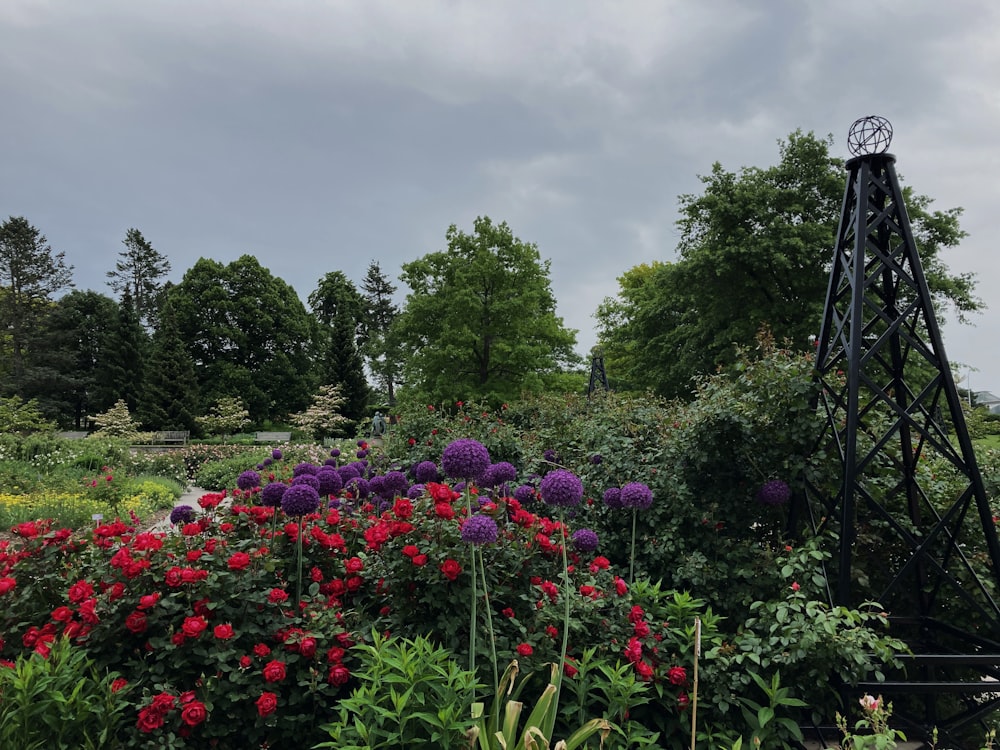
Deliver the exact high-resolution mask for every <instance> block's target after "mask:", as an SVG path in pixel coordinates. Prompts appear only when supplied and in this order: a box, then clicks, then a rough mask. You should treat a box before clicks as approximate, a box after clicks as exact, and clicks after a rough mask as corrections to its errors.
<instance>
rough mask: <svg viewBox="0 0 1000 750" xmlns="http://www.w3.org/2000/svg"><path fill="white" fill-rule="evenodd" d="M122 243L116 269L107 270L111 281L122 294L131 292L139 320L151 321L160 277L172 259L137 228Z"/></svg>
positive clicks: (155, 305) (167, 268) (166, 272)
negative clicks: (157, 248) (123, 248)
mask: <svg viewBox="0 0 1000 750" xmlns="http://www.w3.org/2000/svg"><path fill="white" fill-rule="evenodd" d="M122 244H123V245H124V246H125V248H126V249H125V250H123V251H122V252H120V253H118V257H119V260H118V261H117V262H116V263H115V270H114V271H108V273H107V277H108V279H109V281H108V285H109V286H110V287H111V288H112V289H114V290H115V291H116V292H118V293H120V294H122V295H123V296H124V295H125V294H126V293H127V294H129V295H131V297H132V304H133V305H134V306H135V312H136V315H138V317H139V320H140V322H142V323H145V324H149V323H150V322H151V319H152V317H153V315H154V313H155V311H156V308H157V303H158V300H159V295H160V292H161V291H162V285H161V284H160V279H162V278H163V277H164V276H166V275H167V274H168V273H170V261H168V260H167V259H166V258H165V257H164V256H163V254H162V253H160V252H158V251H157V250H155V249H153V246H152V245H150V244H149V242H147V241H146V238H145V237H143V236H142V232H140V231H139V230H138V229H135V228H133V229H129V230H128V231H127V232H126V233H125V239H124V240H122Z"/></svg>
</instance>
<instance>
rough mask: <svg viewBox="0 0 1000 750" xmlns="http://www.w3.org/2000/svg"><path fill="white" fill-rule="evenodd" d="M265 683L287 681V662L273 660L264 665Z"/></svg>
mask: <svg viewBox="0 0 1000 750" xmlns="http://www.w3.org/2000/svg"><path fill="white" fill-rule="evenodd" d="M262 674H263V675H264V680H265V682H281V681H282V680H283V679H285V674H286V672H285V662H283V661H277V660H272V661H269V662H268V663H267V664H265V665H264V669H263V670H262Z"/></svg>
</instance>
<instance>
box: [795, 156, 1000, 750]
mask: <svg viewBox="0 0 1000 750" xmlns="http://www.w3.org/2000/svg"><path fill="white" fill-rule="evenodd" d="M894 163H895V157H893V156H892V155H891V154H887V153H880V154H872V155H864V156H859V157H857V158H854V159H852V160H850V161H849V162H848V163H847V168H848V170H849V176H848V180H847V188H846V191H845V195H844V203H843V209H842V211H841V220H840V225H839V227H838V231H837V245H836V249H835V252H834V258H833V265H832V268H831V273H830V285H829V288H828V291H827V299H826V307H825V311H824V316H823V324H822V328H821V331H820V336H819V339H818V341H817V353H816V362H817V378H818V380H819V385H820V392H819V397H818V408H820V409H821V410H822V412H821V413H823V414H824V415H825V417H826V426H825V429H824V432H823V434H822V435H821V437H820V441H819V442H818V443H817V447H818V449H820V450H829V451H833V454H834V455H835V456H836V457H837V458H838V459H839V461H840V462H841V464H842V469H843V473H842V477H841V479H842V482H841V484H840V486H839V488H837V487H826V488H822V487H816V486H814V485H812V484H810V483H807V486H806V493H805V494H806V502H805V508H804V510H805V512H806V513H807V516H808V518H809V520H810V523H811V526H812V529H813V531H814V532H819V531H821V530H823V529H826V528H832V529H834V530H836V531H838V532H839V537H838V538H839V549H838V552H837V557H836V559H835V560H833V561H832V564H831V570H830V571H828V572H829V575H828V583H829V584H830V586H831V588H830V591H829V593H830V599H831V602H832V603H834V604H840V605H845V606H858V605H859V604H861V602H858V601H855V593H854V590H855V586H854V580H855V577H856V576H858V575H859V574H862V575H869V574H873V575H874V573H873V572H872V571H869V572H867V573H866V572H865V571H859V570H857V569H856V568H855V567H854V566H853V562H854V560H853V558H854V555H855V552H856V548H857V545H858V544H859V527H860V528H861V530H862V532H863V533H862V537H863V536H864V535H865V534H869V533H871V529H872V528H874V527H879V528H881V529H882V530H883V531H884V532H885V534H886V535H887V539H886V541H885V549H887V550H890V553H889V554H888V557H889V558H890V559H887V560H885V561H884V562H885V569H884V570H879V571H878V572H877V577H878V578H879V579H880V580H879V581H878V582H879V583H880V584H882V585H880V586H879V587H878V589H879V590H881V594H880V595H879V596H878V601H879V602H880V603H881V604H882V605H883V606H885V607H886V609H887V611H889V612H890V620H891V622H892V623H893V624H894V626H895V634H897V635H899V636H900V637H903V638H904V639H906V640H907V642H908V643H910V645H911V647H912V648H913V650H914V655H913V656H912V657H911V658H909V660H908V661H909V665H908V670H907V673H906V675H905V677H903V678H902V679H898V680H895V679H894V680H890V681H889V682H886V683H881V684H871V685H862V686H861V688H860V689H868V690H869V691H880V692H885V693H887V694H889V695H892V694H898V695H903V694H911V695H919V696H921V697H922V699H923V700H922V701H921V704H922V706H923V712H922V715H916V714H915V713H911V714H910V715H909V716H907V717H902V718H905V719H907V720H909V721H910V722H911V723H912V724H913V725H915V726H916V728H918V729H924V730H927V729H929V728H930V727H931V726H937V727H938V729H939V732H941V737H942V739H951V740H952V741H954V737H953V734H954V732H956V731H958V730H960V729H961V728H962V727H963V726H964V725H965V724H967V723H968V722H970V721H972V720H975V719H979V718H981V717H982V716H983V715H985V714H986V713H988V712H990V711H992V710H995V709H996V708H997V707H998V706H1000V697H997V696H996V695H994V696H993V697H989V696H988V693H989V689H988V685H985V684H984V683H983V681H982V680H981V679H978V678H976V675H981V676H986V677H993V678H1000V643H998V641H1000V608H998V606H997V603H996V601H995V599H994V592H995V591H997V590H998V589H1000V585H998V582H1000V575H998V571H1000V543H998V541H997V534H996V528H995V525H994V522H993V514H992V512H991V509H990V507H989V504H988V502H987V499H986V494H985V491H984V487H983V482H982V477H981V475H980V473H979V469H978V467H977V465H976V459H975V454H974V452H973V447H972V442H971V440H970V438H969V434H968V430H967V429H966V425H965V418H964V415H963V412H962V405H961V401H960V399H959V396H958V392H957V389H956V387H955V382H954V378H953V376H952V373H951V370H950V368H949V366H948V361H947V358H946V356H945V351H944V346H943V344H942V341H941V334H940V329H939V327H938V324H937V321H936V318H935V314H934V309H933V305H932V300H931V294H930V291H929V289H928V286H927V281H926V278H925V276H924V272H923V270H922V268H921V264H920V259H919V257H918V254H917V249H916V245H915V243H914V240H913V234H912V231H911V228H910V223H909V218H908V216H907V214H906V208H905V206H904V203H903V198H902V192H901V190H900V187H899V181H898V179H897V177H896V173H895V167H894ZM942 417H946V418H947V419H948V421H949V422H950V424H951V426H952V427H951V432H952V434H951V435H949V431H948V429H946V427H945V424H944V422H943V421H942ZM934 454H936V455H938V456H940V457H943V458H944V459H945V460H946V461H947V462H948V464H949V465H950V466H952V467H953V470H954V472H955V474H956V475H957V477H958V480H957V482H958V483H960V484H961V483H964V489H963V490H962V491H961V492H960V493H959V494H958V495H957V497H955V499H954V502H951V503H950V504H948V503H944V504H943V505H944V506H945V507H942V503H941V502H940V498H938V497H934V496H933V489H932V488H929V487H928V486H927V484H928V483H927V481H926V477H925V476H923V474H922V472H921V467H920V461H921V460H922V459H923V458H925V457H926V456H928V455H934ZM970 510H971V511H973V515H972V517H970ZM958 603H960V604H961V605H962V606H963V607H968V610H964V611H963V610H956V609H955V607H956V604H958ZM970 675H972V677H971V679H970ZM947 693H951V694H964V695H965V696H966V698H965V699H964V701H965V703H964V705H963V707H962V709H961V710H959V711H951V712H949V713H948V715H944V712H942V710H941V697H942V696H943V695H944V694H947ZM974 695H975V696H977V697H976V698H975V699H974V700H973V699H972V698H971V697H970V696H974Z"/></svg>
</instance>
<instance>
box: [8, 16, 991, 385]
mask: <svg viewBox="0 0 1000 750" xmlns="http://www.w3.org/2000/svg"><path fill="white" fill-rule="evenodd" d="M868 114H880V115H883V116H885V117H888V118H889V119H890V120H891V121H892V123H893V127H894V129H895V137H894V139H893V143H892V147H891V149H890V150H891V151H892V153H894V154H895V155H896V157H897V162H896V167H897V171H898V172H899V173H900V175H901V176H902V177H903V179H904V181H905V182H906V183H907V184H909V185H912V186H913V187H914V189H915V190H917V192H920V193H925V194H927V195H929V196H930V197H932V198H934V199H935V203H934V207H935V208H940V209H946V208H951V207H954V206H962V207H964V209H965V213H964V215H963V217H962V226H963V228H964V229H965V230H966V231H968V232H969V235H970V236H969V237H968V239H966V240H965V241H964V242H963V243H962V246H961V248H959V249H957V250H954V251H950V252H949V253H946V254H945V257H944V259H945V261H946V262H947V263H948V264H949V266H950V267H951V269H952V270H953V271H972V272H974V273H976V274H977V275H978V278H979V294H980V296H981V297H982V298H983V299H984V300H985V301H986V303H987V304H988V306H989V309H988V310H987V311H986V312H985V313H983V314H981V315H978V316H975V320H974V326H961V325H959V324H957V323H954V322H948V323H947V324H946V325H945V327H944V337H945V348H946V350H947V354H948V357H949V359H950V360H951V361H952V362H953V363H962V365H963V369H962V376H961V377H962V382H961V383H960V384H961V385H964V384H965V382H966V380H965V378H966V377H967V373H968V372H970V370H969V369H968V368H972V369H971V385H972V387H973V389H975V390H984V389H987V390H993V391H994V392H997V393H1000V341H998V338H1000V336H998V334H1000V287H998V285H997V284H996V283H995V280H996V279H997V277H998V274H1000V253H997V252H996V248H995V245H994V237H996V236H997V230H998V227H997V224H996V222H997V220H998V217H1000V210H998V209H1000V3H996V2H994V1H993V0H979V1H978V2H975V1H971V0H952V1H951V2H948V3H941V2H935V1H933V0H925V1H922V0H883V1H881V2H880V1H879V0H867V1H864V2H862V1H860V0H841V1H840V2H820V1H819V0H766V1H765V0H743V1H740V0H661V1H659V2H657V1H655V0H628V1H625V0H620V1H619V2H611V1H610V0H605V1H603V2H600V1H597V0H551V1H549V2H546V0H530V1H522V0H504V1H503V2H500V1H499V0H476V1H475V2H472V1H469V2H464V1H462V0H425V1H422V0H280V1H279V0H271V1H270V2H262V1H260V0H198V1H195V0H127V1H126V0H86V2H81V1H80V0H3V1H2V2H0V143H2V144H3V145H2V148H3V151H2V156H0V219H5V218H6V217H7V216H11V215H13V216H22V215H23V216H25V217H27V218H28V220H29V221H30V222H31V223H32V224H34V225H35V226H36V227H38V229H39V230H41V231H42V232H43V233H44V234H45V235H46V236H47V238H48V240H49V242H50V244H51V245H52V247H53V249H54V250H57V251H64V252H65V253H66V260H67V262H68V263H71V264H72V265H73V266H75V279H76V284H77V288H80V289H88V288H89V289H94V290H96V291H100V292H103V293H107V294H111V290H110V289H109V288H108V287H107V285H106V278H105V273H106V272H107V271H108V270H110V269H111V268H113V266H114V263H115V261H116V260H117V257H118V253H119V252H121V250H122V249H123V246H122V245H121V241H122V239H124V237H125V232H126V230H128V229H129V228H130V227H135V228H137V229H139V230H140V231H141V232H142V233H143V235H144V236H145V237H146V239H147V240H149V241H150V242H151V243H152V245H153V246H154V247H155V248H156V249H157V250H159V251H160V252H161V253H163V254H164V255H165V256H166V257H167V258H168V259H169V261H170V263H171V265H172V267H173V271H172V273H171V279H172V280H174V281H177V280H180V278H181V276H182V275H183V273H184V272H185V271H186V270H187V269H189V268H190V267H191V266H192V265H193V264H194V263H195V261H197V259H198V258H200V257H206V258H212V259H215V260H218V261H221V262H224V263H228V262H230V261H232V260H234V259H235V258H237V257H239V256H240V255H243V254H244V253H249V254H251V255H255V256H256V257H257V258H258V259H259V260H260V262H261V264H262V265H263V266H264V267H266V268H268V269H269V270H270V271H271V272H272V273H273V274H274V275H276V276H279V277H281V278H282V279H284V280H285V281H287V282H288V283H289V284H291V285H292V286H293V287H294V288H295V289H296V291H297V292H298V293H299V295H300V296H301V297H302V298H303V299H305V297H307V296H308V294H309V293H310V292H311V291H312V290H313V289H314V288H315V287H316V283H317V281H318V280H319V279H320V278H321V277H322V276H323V275H324V274H325V273H327V272H329V271H334V270H342V271H343V272H344V273H345V274H347V276H348V277H349V278H351V279H352V280H354V281H355V282H356V283H358V284H360V282H361V280H362V278H363V276H364V273H365V270H366V268H367V266H368V264H369V262H370V261H371V260H373V259H374V260H378V261H379V262H380V263H381V265H382V268H383V270H384V271H386V272H387V273H388V274H389V275H390V277H391V278H392V279H393V281H394V282H395V283H396V284H397V285H398V286H400V293H401V294H402V292H403V291H405V286H404V285H402V284H401V283H400V282H399V281H398V274H399V270H400V265H401V264H402V263H405V262H407V261H410V260H414V259H416V258H418V257H421V256H422V255H424V254H426V253H428V252H432V251H436V250H441V249H443V248H444V247H445V241H444V235H445V231H446V229H447V227H448V225H449V224H456V225H458V227H459V228H461V229H465V230H471V226H472V221H473V219H474V218H475V217H476V216H479V215H487V216H490V217H491V218H492V219H494V220H495V221H501V220H505V221H507V222H508V223H509V224H510V226H511V228H512V229H513V231H514V233H515V234H516V235H517V236H518V237H520V238H521V239H522V240H525V241H530V242H534V243H536V244H537V245H538V247H539V250H540V252H541V254H542V257H543V258H547V259H550V260H551V272H552V276H551V278H552V287H553V290H554V292H555V295H556V298H557V300H558V313H559V314H560V315H561V316H562V317H563V319H564V321H565V323H566V324H567V326H569V327H571V328H575V329H577V330H578V331H579V334H578V342H579V346H578V350H579V351H580V353H581V354H583V355H586V354H587V352H588V351H589V348H590V347H591V346H592V345H593V343H594V342H595V331H594V320H593V317H592V315H593V312H594V310H595V308H596V307H597V304H598V303H599V302H600V301H601V300H602V299H603V298H604V297H605V296H608V295H613V294H615V293H616V291H617V283H616V278H617V277H618V276H619V275H621V274H622V272H624V271H625V270H627V269H628V268H631V267H632V266H634V265H636V264H639V263H648V262H650V261H653V260H672V259H674V258H675V247H676V241H677V231H676V229H675V226H674V222H675V221H676V218H677V211H676V209H677V197H678V196H679V195H681V194H683V193H690V192H698V191H699V190H700V182H699V180H698V175H701V174H707V173H709V172H710V170H711V166H712V163H713V162H714V161H719V162H721V163H722V165H723V166H724V167H725V168H727V169H729V170H733V171H735V170H738V169H739V168H740V167H742V166H761V167H766V166H769V165H771V164H774V163H776V162H777V160H778V150H777V141H778V140H779V139H783V138H785V137H787V135H788V134H789V133H790V132H792V131H794V130H795V129H796V128H801V129H803V130H805V131H814V132H815V133H816V134H817V135H821V136H825V135H827V134H832V135H833V137H834V139H835V145H834V147H833V151H834V153H835V154H837V155H839V156H842V157H844V158H847V157H848V156H849V154H848V152H847V148H846V135H847V130H848V128H849V126H850V124H851V123H852V122H853V121H854V120H855V119H857V118H858V117H861V116H864V115H868ZM832 241H833V238H831V247H832ZM818 326H819V321H817V329H818Z"/></svg>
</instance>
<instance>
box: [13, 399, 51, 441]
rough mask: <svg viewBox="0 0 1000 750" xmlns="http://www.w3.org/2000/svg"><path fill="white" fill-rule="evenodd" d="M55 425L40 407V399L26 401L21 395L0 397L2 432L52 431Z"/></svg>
mask: <svg viewBox="0 0 1000 750" xmlns="http://www.w3.org/2000/svg"><path fill="white" fill-rule="evenodd" d="M53 428H54V425H53V424H52V423H51V422H49V421H48V420H46V419H45V418H44V417H43V416H42V413H41V410H40V409H39V408H38V401H37V400H35V399H31V400H29V401H25V400H24V399H22V398H21V397H20V396H11V397H10V398H0V432H16V433H19V434H22V435H24V434H27V433H31V432H51V431H52V430H53Z"/></svg>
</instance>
